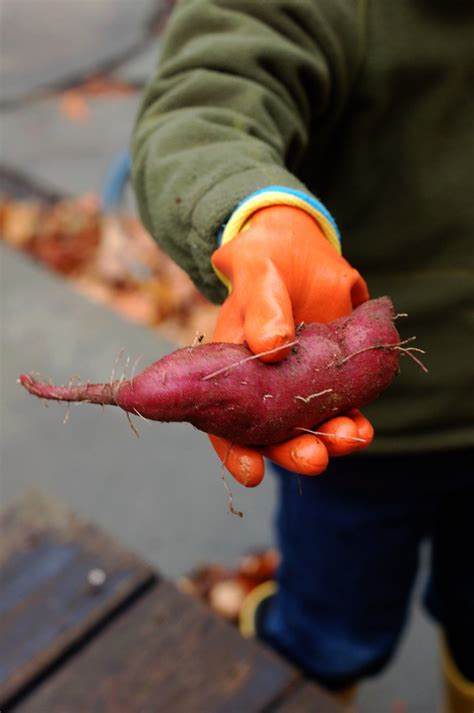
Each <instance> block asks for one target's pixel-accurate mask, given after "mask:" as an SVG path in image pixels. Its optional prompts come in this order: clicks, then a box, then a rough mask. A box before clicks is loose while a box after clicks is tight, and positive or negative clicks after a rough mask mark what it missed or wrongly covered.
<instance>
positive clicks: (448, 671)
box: [441, 634, 474, 710]
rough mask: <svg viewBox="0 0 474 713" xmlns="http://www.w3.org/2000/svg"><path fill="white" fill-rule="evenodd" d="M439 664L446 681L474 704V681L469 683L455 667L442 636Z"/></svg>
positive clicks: (444, 638)
mask: <svg viewBox="0 0 474 713" xmlns="http://www.w3.org/2000/svg"><path fill="white" fill-rule="evenodd" d="M441 663H442V667H443V672H444V675H445V676H446V679H447V681H449V683H450V684H451V685H452V686H453V687H454V689H455V690H456V691H457V692H459V693H462V695H463V696H466V697H468V699H469V700H471V699H472V702H473V704H474V681H469V680H468V679H467V678H465V677H464V676H463V674H462V673H461V671H460V670H459V669H458V667H457V666H456V662H455V661H454V659H453V656H452V654H451V651H450V650H449V646H448V642H447V641H446V636H445V635H444V634H442V635H441ZM473 710H474V708H473Z"/></svg>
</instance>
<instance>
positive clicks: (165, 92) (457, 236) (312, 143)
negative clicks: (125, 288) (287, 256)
mask: <svg viewBox="0 0 474 713" xmlns="http://www.w3.org/2000/svg"><path fill="white" fill-rule="evenodd" d="M473 36H474V3H473V2H472V0H450V1H449V2H447V1H445V0H396V2H394V1H393V0H182V1H181V2H178V5H177V7H176V10H175V12H174V15H173V17H172V19H171V21H170V23H169V26H168V28H167V31H166V37H165V40H164V46H163V52H162V56H161V61H160V65H159V68H158V71H157V73H156V76H154V77H153V78H152V79H151V81H150V84H149V86H148V88H147V91H146V93H145V96H144V100H143V104H142V107H141V110H140V114H139V117H138V120H137V124H136V127H135V131H134V136H133V150H132V153H133V180H134V186H135V191H136V195H137V199H138V204H139V208H140V212H141V215H142V219H143V221H144V223H145V225H146V227H147V228H148V230H149V231H150V232H151V234H152V235H153V236H154V237H155V238H156V240H158V242H159V243H160V244H161V245H162V247H163V248H164V249H165V250H166V251H167V252H168V253H169V254H170V255H171V257H172V258H173V259H174V260H176V262H177V263H178V264H179V265H181V266H182V267H183V268H184V269H185V270H186V271H187V272H188V273H189V274H190V276H191V277H192V279H193V280H194V281H195V283H196V285H197V286H198V287H199V289H200V290H201V291H202V292H203V293H204V294H205V295H207V296H208V297H209V298H210V299H212V300H214V301H217V302H218V301H222V300H223V299H224V297H225V294H226V291H225V289H224V287H223V286H222V285H221V284H220V282H219V281H218V279H217V277H216V275H215V273H214V272H213V269H212V266H211V263H210V257H211V254H212V252H213V250H215V248H216V244H217V237H218V233H219V230H220V228H221V226H222V225H223V223H224V222H225V221H226V219H227V218H228V216H229V215H230V214H231V213H232V211H233V210H234V209H235V207H236V206H237V204H238V203H239V202H240V201H241V200H242V199H244V198H245V197H246V196H248V195H249V194H250V193H252V192H254V191H255V190H258V189H262V188H265V187H268V186H274V185H277V186H283V187H287V188H290V189H296V190H299V191H303V192H305V193H306V194H308V195H310V196H311V195H313V196H317V197H318V198H319V200H321V201H322V202H323V203H324V204H325V205H326V207H327V208H328V209H329V210H330V211H331V213H332V215H333V216H334V217H335V219H336V221H337V223H338V226H339V229H340V231H341V233H342V249H343V254H344V255H345V257H346V258H347V259H348V260H349V262H351V264H352V265H353V266H354V267H356V268H357V269H358V270H360V272H361V273H362V274H363V276H364V277H365V278H366V280H367V282H368V284H369V288H370V291H371V296H372V297H376V296H380V295H382V294H388V295H390V296H391V297H392V299H393V300H394V303H395V305H396V308H397V310H398V311H399V312H407V313H408V315H409V317H408V318H407V319H405V320H404V321H402V320H400V321H399V322H398V325H399V327H400V331H401V333H402V335H403V337H408V336H411V335H416V337H417V341H418V344H419V346H421V347H423V348H424V349H426V351H427V355H426V358H425V361H426V364H427V366H428V368H429V374H428V375H425V374H422V373H421V372H420V371H419V370H418V369H417V367H416V366H415V365H414V364H412V363H411V362H409V360H408V359H403V360H402V373H401V376H399V377H398V379H397V381H396V383H395V385H394V386H392V387H391V389H390V390H389V391H388V392H387V393H386V394H384V395H383V397H382V398H381V399H379V400H378V401H377V402H376V403H375V404H372V405H371V406H369V407H368V408H367V409H366V410H365V412H366V413H367V415H368V416H369V417H370V418H371V419H372V420H373V422H374V424H375V427H376V431H377V435H376V439H375V442H374V444H373V446H372V447H371V449H370V452H374V453H376V452H379V453H380V452H384V453H390V452H400V451H405V452H410V451H423V450H425V449H446V448H464V447H468V446H472V445H473V444H474V398H473V395H474V368H473V362H474V280H473V276H474V264H473V263H474V246H473V241H472V233H473V229H474V195H473V167H474V134H473V129H474V42H473Z"/></svg>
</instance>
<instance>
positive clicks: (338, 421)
mask: <svg viewBox="0 0 474 713" xmlns="http://www.w3.org/2000/svg"><path fill="white" fill-rule="evenodd" d="M212 263H213V265H214V267H215V268H216V269H217V271H218V272H219V273H220V274H221V275H223V276H224V277H225V278H227V279H228V280H229V282H230V285H231V291H230V294H229V296H228V298H227V299H226V301H225V302H224V304H223V306H222V308H221V310H220V312H219V317H218V321H217V327H216V331H215V333H214V337H213V338H214V340H215V341H222V342H236V343H242V342H244V341H245V342H246V343H247V344H248V346H249V348H250V349H251V351H252V352H254V353H255V354H258V353H260V352H268V351H271V350H273V349H275V348H278V347H282V346H283V345H285V344H287V343H289V342H291V341H293V340H294V338H295V325H297V324H299V323H300V322H306V323H309V322H323V323H324V322H331V321H332V320H334V319H338V318H339V317H342V316H344V315H346V314H349V313H350V312H351V311H352V309H353V308H354V307H357V306H358V305H359V304H361V303H362V302H365V301H366V300H368V298H369V293H368V289H367V285H366V283H365V281H364V280H363V278H362V277H361V276H360V275H359V273H358V272H357V270H354V269H353V268H352V267H351V266H350V265H349V263H348V262H347V261H346V260H345V259H344V258H343V257H341V256H340V255H339V254H338V252H337V251H336V249H335V248H334V247H333V246H332V245H331V244H330V243H329V241H328V239H327V238H326V236H325V235H324V234H323V232H322V230H321V228H320V227H319V225H318V223H317V222H316V220H315V219H314V218H313V217H312V216H310V215H309V214H308V213H306V212H305V211H304V210H302V209H300V208H294V207H289V206H280V205H278V206H271V207H268V208H262V209H261V210H258V211H256V212H255V213H254V214H253V215H252V216H251V218H250V220H249V221H248V223H247V224H246V226H245V228H244V229H243V230H242V231H241V232H240V233H239V234H238V235H237V236H236V237H235V238H233V239H232V240H231V241H230V242H228V243H226V244H225V245H223V246H222V247H220V248H218V249H217V250H216V251H215V252H214V254H213V256H212ZM289 349H290V347H289V348H288V349H279V350H278V351H276V352H273V353H271V354H267V355H262V357H261V359H262V361H267V362H275V361H278V360H280V359H283V358H284V357H285V356H287V354H288V352H289ZM317 430H318V431H319V432H323V433H324V434H325V435H323V436H320V437H317V436H314V435H312V434H307V433H305V434H302V435H300V436H297V437H296V438H292V439H290V440H289V441H285V442H284V443H279V444H277V445H274V446H269V447H266V448H249V447H245V446H240V445H236V444H232V443H231V442H229V441H226V440H225V439H223V438H218V437H217V436H209V437H210V440H211V442H212V445H213V446H214V448H215V450H216V451H217V454H218V455H219V457H220V459H221V460H222V461H223V462H224V464H225V466H226V468H227V469H228V470H229V471H230V473H231V474H232V475H233V476H234V477H235V478H236V479H237V480H238V481H239V482H241V483H242V484H244V485H247V486H254V485H257V484H258V483H259V482H260V481H261V480H262V478H263V475H264V461H263V456H266V457H268V458H269V459H270V460H272V461H274V462H275V463H277V464H279V465H281V466H283V467H285V468H288V469H289V470H292V471H294V472H297V473H301V474H305V475H316V474H318V473H321V472H322V471H323V470H324V469H325V468H326V466H327V463H328V458H329V456H330V455H345V454H347V453H350V452H352V451H354V450H358V449H360V448H361V447H365V446H366V445H368V444H369V443H370V441H371V440H372V438H373V429H372V427H371V425H370V423H369V422H368V421H367V419H366V418H365V417H364V416H362V414H361V413H360V412H358V411H353V412H351V413H350V414H347V415H346V416H339V417H336V418H333V419H330V420H328V421H326V422H325V423H324V424H322V425H320V426H318V428H317ZM357 439H359V440H357ZM360 439H363V441H361V440H360Z"/></svg>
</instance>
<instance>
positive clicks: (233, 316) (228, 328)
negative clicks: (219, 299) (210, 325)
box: [213, 295, 245, 344]
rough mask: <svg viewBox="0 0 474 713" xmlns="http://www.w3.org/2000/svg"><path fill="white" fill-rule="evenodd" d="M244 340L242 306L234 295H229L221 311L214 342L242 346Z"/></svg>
mask: <svg viewBox="0 0 474 713" xmlns="http://www.w3.org/2000/svg"><path fill="white" fill-rule="evenodd" d="M244 339H245V335H244V322H243V317H242V311H241V308H240V305H239V304H238V302H237V300H236V299H235V296H234V295H229V297H228V298H227V299H226V301H225V302H224V304H223V305H222V307H221V308H220V310H219V314H218V317H217V323H216V328H215V330H214V335H213V340H214V341H215V342H234V343H235V344H242V342H243V341H244Z"/></svg>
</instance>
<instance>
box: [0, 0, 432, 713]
mask: <svg viewBox="0 0 474 713" xmlns="http://www.w3.org/2000/svg"><path fill="white" fill-rule="evenodd" d="M54 2H56V3H59V4H61V3H62V4H63V5H64V4H67V6H68V8H69V9H71V8H74V12H75V13H76V15H75V18H76V19H75V22H74V23H70V24H73V25H74V27H75V32H74V33H73V34H74V37H73V38H71V40H70V33H69V34H67V38H68V43H69V41H71V48H72V49H71V55H70V56H71V59H72V58H74V62H72V65H71V66H72V68H73V69H75V68H76V69H78V70H80V69H82V68H83V67H84V64H83V63H82V56H81V55H82V54H84V55H87V56H88V57H89V53H90V52H92V51H96V50H97V47H98V46H99V44H100V38H101V37H103V36H105V34H107V35H109V34H110V33H109V32H108V30H107V33H105V29H104V28H105V27H107V28H109V25H108V24H107V22H106V16H107V12H108V11H110V8H111V7H115V8H119V9H120V13H122V15H121V17H122V18H123V19H126V18H130V17H131V16H132V15H133V16H134V18H135V20H134V22H136V24H135V25H134V28H135V29H134V32H136V31H137V28H139V27H143V21H144V18H145V15H146V12H148V9H147V8H148V5H147V2H146V0H143V2H137V0H81V2H79V0H70V2H68V3H65V0H0V10H1V11H2V15H3V17H2V21H3V29H2V33H3V35H4V34H5V32H6V29H8V27H10V25H9V24H8V23H7V24H5V17H7V16H6V15H5V7H6V6H7V5H9V7H10V10H9V11H10V12H11V7H12V3H13V4H16V7H17V8H18V7H26V6H28V7H30V6H33V8H34V10H35V12H36V13H37V14H38V13H39V15H41V14H42V13H43V14H44V18H47V17H50V18H53V17H55V18H56V19H55V20H54V23H53V21H52V20H51V22H50V24H51V23H52V27H51V28H50V29H49V30H48V27H47V25H48V22H47V21H46V20H45V19H43V20H41V19H40V20H39V22H40V25H39V26H38V27H39V29H38V32H37V34H36V35H35V33H34V32H33V30H32V29H31V28H30V30H28V32H29V34H28V35H27V37H28V42H26V36H24V37H23V39H24V42H23V44H22V47H23V50H22V52H23V54H25V53H26V55H28V53H30V56H29V57H24V56H22V54H21V53H19V52H16V53H15V51H13V50H15V48H13V50H12V49H11V48H10V50H9V52H10V55H9V56H10V58H11V60H10V65H7V70H8V74H9V76H10V77H11V83H10V84H9V85H7V86H8V87H10V89H11V88H12V87H13V89H14V90H15V91H16V90H17V89H18V88H20V89H23V88H25V87H32V86H36V85H37V84H38V82H39V84H42V83H44V82H45V81H46V80H47V79H48V78H49V77H50V76H52V75H50V74H49V73H48V72H49V70H48V72H46V69H47V67H46V65H47V64H48V62H49V55H48V52H47V48H44V47H40V48H37V47H36V46H35V43H39V44H40V45H42V44H44V37H45V35H44V34H42V32H43V31H44V28H45V27H46V30H48V31H50V32H51V33H53V34H54V36H55V37H56V38H58V36H63V34H59V35H58V33H57V32H56V30H55V28H60V27H62V26H63V25H61V23H62V22H63V16H62V14H61V11H59V16H58V15H56V14H54V13H53V14H51V12H52V11H51V7H52V5H51V3H54ZM114 2H115V5H113V3H114ZM22 3H23V4H22ZM137 8H139V10H137ZM40 10H41V12H40ZM55 10H57V8H55ZM145 11H146V12H145ZM71 12H72V10H71ZM81 12H83V13H84V15H83V18H84V19H83V21H81V20H80V14H81ZM120 13H119V14H120ZM137 13H138V14H137ZM140 13H141V14H140ZM58 17H59V19H58ZM72 17H73V16H72V15H70V18H69V19H71V18H72ZM117 17H118V15H117ZM104 18H105V19H104ZM86 20H87V22H86ZM9 22H10V21H9ZM15 22H17V23H18V22H20V19H19V18H18V17H17V18H16V20H15ZM21 22H23V20H21ZM117 22H118V20H117ZM41 23H43V24H41ZM56 23H59V24H56ZM87 23H88V24H87ZM104 23H105V24H104ZM127 23H128V20H127V22H126V23H125V24H127ZM86 26H87V27H88V28H93V30H94V31H95V29H97V31H99V30H100V32H99V33H98V34H96V35H94V37H93V38H92V39H91V38H90V37H89V36H88V32H89V30H88V31H87V32H84V30H83V28H84V27H86ZM64 27H65V28H66V29H65V30H64V32H67V23H66V25H65V26H64ZM17 28H18V25H17ZM77 28H82V29H77ZM94 28H95V29H94ZM93 30H91V33H92V32H93ZM15 31H17V30H15ZM24 32H25V30H21V32H20V35H22V33H24ZM104 33H105V34H104ZM35 38H36V39H35ZM94 38H95V39H94ZM98 38H99V39H98ZM109 39H110V38H109ZM118 39H120V28H119V26H117V30H116V33H115V35H114V44H113V45H110V44H109V45H107V53H106V54H107V56H112V55H114V54H115V53H116V52H117V51H119V50H120V47H119V45H120V42H118ZM132 39H133V38H132ZM116 40H117V43H116ZM107 41H108V40H107ZM133 41H135V40H134V39H133ZM91 47H92V49H91ZM67 48H68V50H69V44H68V45H67ZM77 48H79V51H76V50H77ZM73 49H74V51H73ZM156 49H158V42H157V43H156ZM81 50H82V51H81ZM43 51H44V57H45V60H46V65H43V68H42V69H41V71H40V63H39V60H38V57H43V55H42V54H41V52H43ZM55 51H58V52H59V50H55ZM66 54H67V53H66ZM51 56H53V55H51ZM100 56H101V58H103V57H104V55H103V54H101V55H100ZM95 59H97V56H95ZM33 60H34V61H33ZM20 62H21V64H19V63H20ZM154 62H155V48H154V47H152V46H151V45H149V44H146V45H144V46H143V48H142V49H141V50H140V51H139V52H138V53H137V55H136V56H135V57H134V58H132V59H130V60H129V62H127V63H124V65H123V67H122V70H120V71H123V75H122V76H123V77H124V78H125V77H128V78H130V79H133V81H141V79H142V78H145V77H144V75H146V73H147V72H148V71H149V70H151V68H152V66H153V65H154ZM68 71H69V67H68ZM5 76H6V75H5ZM55 76H57V75H55ZM119 76H120V72H119ZM9 81H10V80H9ZM10 89H9V91H10ZM138 103H139V96H138V95H133V94H132V95H127V96H121V97H100V98H96V99H94V100H93V101H92V102H91V103H90V109H91V111H90V116H89V119H88V120H87V121H85V122H77V123H75V122H71V121H70V120H68V119H67V118H66V117H65V116H64V115H63V114H62V113H61V112H60V111H59V108H58V101H57V99H54V98H50V99H42V100H41V101H35V102H30V103H27V104H23V105H18V106H17V107H16V108H12V109H11V110H9V111H4V112H3V115H2V117H1V127H0V131H1V136H0V141H1V154H2V155H1V161H2V162H5V163H8V164H10V165H12V166H13V167H16V168H19V169H21V170H23V171H24V172H26V173H27V174H29V175H30V176H32V177H33V178H35V179H36V180H38V181H39V182H41V183H44V184H45V185H48V186H50V187H52V188H55V189H59V190H60V191H62V192H64V193H69V194H77V193H83V192H86V191H91V190H93V191H100V188H101V186H102V181H103V177H104V175H105V171H106V169H107V167H108V165H109V162H110V160H111V159H112V158H113V156H114V155H115V153H116V152H117V151H118V150H120V149H121V148H123V146H125V145H127V143H128V141H129V136H130V131H131V127H132V124H133V120H134V116H135V113H136V109H137V107H138ZM0 259H1V275H0V276H1V286H2V293H1V299H2V311H1V315H0V317H1V337H2V343H1V378H2V381H1V395H2V398H1V402H2V403H1V412H0V416H1V430H2V442H1V488H0V499H1V501H2V504H5V503H7V502H10V501H11V500H12V499H13V498H14V497H15V496H16V495H18V494H19V493H20V492H22V491H23V490H24V489H25V488H27V487H31V486H36V487H40V488H42V489H44V490H45V491H46V492H49V493H51V494H53V495H55V496H56V497H58V498H60V499H61V500H63V501H65V502H66V503H68V504H69V505H70V506H72V507H73V508H76V509H77V510H78V511H80V512H81V513H83V514H84V515H86V516H88V517H90V518H92V519H93V520H95V521H96V522H98V523H99V524H100V525H101V526H102V527H103V528H105V529H106V530H107V531H109V532H110V533H112V534H113V535H115V536H117V537H118V538H119V539H121V540H122V541H123V542H124V543H125V544H127V545H128V546H129V547H131V548H132V549H134V550H136V551H137V552H139V553H141V554H142V555H143V556H144V557H145V558H146V559H148V560H149V561H151V562H153V563H154V564H155V565H156V566H157V567H158V568H159V569H160V570H161V571H162V572H163V573H164V574H166V575H167V576H170V577H175V576H177V575H179V574H181V573H183V572H186V571H187V570H189V569H190V568H191V567H193V566H195V565H196V564H198V563H199V562H201V561H210V560H217V561H222V562H232V561H233V560H235V559H236V558H237V557H238V556H239V555H240V554H241V553H242V552H244V551H245V550H246V549H248V548H252V547H258V546H266V545H269V544H270V543H272V528H271V523H272V517H273V511H274V506H275V490H274V483H273V481H272V478H271V477H268V478H266V480H265V481H264V483H263V484H262V486H260V487H259V488H257V489H256V490H253V491H247V490H245V489H243V488H241V487H239V486H238V485H236V486H234V488H233V489H234V495H235V498H236V504H237V506H238V507H239V508H240V509H242V510H243V511H244V513H245V517H244V519H243V520H239V519H237V518H236V517H234V516H232V515H230V514H229V513H228V512H227V495H226V491H225V489H224V486H223V484H222V482H221V480H220V469H219V467H218V465H217V462H216V459H215V457H214V455H213V453H212V452H211V450H210V448H209V446H208V444H207V440H206V438H205V437H204V436H203V435H202V434H200V433H199V432H197V431H195V430H194V429H192V428H191V427H188V426H185V425H177V424H164V425H159V424H153V425H150V424H146V423H143V422H141V421H139V420H138V422H137V425H138V428H139V430H140V434H141V435H140V439H137V438H136V437H135V436H134V435H133V433H132V432H131V430H130V427H129V426H128V424H127V421H126V418H125V416H124V415H123V414H122V413H121V412H119V411H118V410H114V409H113V408H108V409H105V410H104V411H102V409H100V408H98V407H92V406H90V407H87V406H77V407H73V408H71V409H70V415H69V421H68V423H67V424H65V425H63V423H62V421H63V418H64V415H65V409H64V407H63V406H59V405H55V404H53V405H50V407H49V408H45V407H44V406H43V405H42V404H41V403H40V402H39V401H38V400H36V399H33V398H32V397H29V396H28V395H27V394H26V393H25V392H24V391H23V390H22V389H21V388H20V387H19V386H18V384H17V383H16V378H17V376H18V374H19V373H21V372H23V371H26V372H28V371H30V370H37V371H39V372H40V373H41V374H42V375H44V376H46V377H51V378H53V379H54V380H57V381H60V382H62V381H68V379H69V378H70V377H71V376H72V375H73V374H80V375H81V376H82V377H83V378H84V379H97V380H107V379H108V378H109V377H110V373H111V369H112V365H113V362H114V360H115V358H116V356H117V354H118V352H119V350H120V349H121V348H122V347H123V348H124V350H125V352H126V354H129V355H130V357H131V360H132V362H133V360H134V359H135V358H136V357H138V356H139V355H142V362H141V363H142V364H145V363H147V362H148V363H149V362H151V361H153V360H155V359H157V358H158V357H160V356H161V355H163V354H165V353H167V352H168V351H170V349H171V348H172V345H171V344H170V343H169V342H167V341H166V340H165V339H163V338H162V337H160V336H159V335H157V334H156V333H152V332H150V331H147V330H145V329H143V328H141V327H138V326H136V325H133V324H130V323H127V322H125V321H123V320H122V319H120V318H119V317H117V316H116V315H114V314H111V313H110V312H108V311H106V310H105V309H104V308H103V307H101V306H98V305H95V304H93V303H90V302H88V301H86V300H85V299H84V298H83V297H82V296H79V295H77V294H75V293H73V292H72V291H71V289H70V287H69V285H67V284H66V283H65V282H63V281H62V280H61V279H60V278H58V277H56V276H53V275H51V274H49V273H47V272H45V271H43V270H42V269H41V268H39V267H38V266H36V265H34V264H32V263H30V262H28V261H27V260H26V259H25V258H24V257H22V256H20V255H18V254H14V253H12V252H10V251H9V250H8V249H6V248H2V249H1V252H0ZM424 562H425V564H424V566H423V567H422V571H421V573H420V583H419V587H421V586H422V584H423V579H424V578H425V577H426V557H425V559H424ZM438 699H439V682H438V671H437V662H436V637H435V630H434V627H433V626H432V625H431V623H430V622H429V621H428V620H427V619H426V618H425V616H424V615H423V614H421V613H420V609H419V607H418V605H417V604H415V603H414V606H413V608H412V615H411V620H410V623H409V627H408V629H407V634H406V636H405V637H404V639H403V641H402V643H401V646H400V650H399V652H398V655H397V657H396V659H395V661H394V662H393V664H392V665H391V666H390V667H389V668H388V670H387V672H386V673H385V674H384V675H382V676H379V677H377V678H376V679H374V681H373V682H370V683H367V684H365V685H364V686H363V687H362V691H361V697H360V710H361V711H363V712H364V713H385V712H387V713H395V712H396V713H434V712H435V711H436V710H437V701H438Z"/></svg>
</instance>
